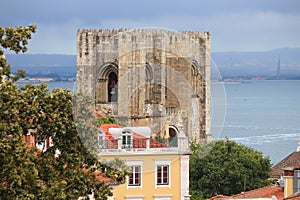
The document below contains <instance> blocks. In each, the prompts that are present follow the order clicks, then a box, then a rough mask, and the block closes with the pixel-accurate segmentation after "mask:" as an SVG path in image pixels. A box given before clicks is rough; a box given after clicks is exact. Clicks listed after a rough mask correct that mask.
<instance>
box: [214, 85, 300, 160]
mask: <svg viewBox="0 0 300 200" xmlns="http://www.w3.org/2000/svg"><path fill="white" fill-rule="evenodd" d="M217 87H220V86H218V85H217V84H214V83H213V84H212V106H214V104H216V102H217V98H218V97H220V92H216V91H215V90H216V88H217ZM214 91H215V92H214ZM224 91H225V95H226V101H225V106H224V107H225V110H226V117H225V120H224V125H223V127H222V129H221V130H220V131H219V132H217V133H213V135H214V136H215V138H224V137H228V138H229V139H232V140H234V141H236V142H238V143H242V144H245V145H247V146H249V147H252V148H254V149H257V150H259V151H261V152H262V153H263V155H265V156H270V158H271V161H272V163H273V164H276V163H277V162H279V161H280V160H281V159H283V158H284V157H286V156H287V155H288V154H290V153H292V152H293V151H295V150H296V148H297V146H298V142H299V140H300V81H299V80H261V81H250V82H232V83H225V84H224ZM221 96H222V94H221ZM214 126H215V124H214V120H213V118H212V130H214ZM217 126H218V125H217Z"/></svg>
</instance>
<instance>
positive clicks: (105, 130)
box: [100, 124, 121, 147]
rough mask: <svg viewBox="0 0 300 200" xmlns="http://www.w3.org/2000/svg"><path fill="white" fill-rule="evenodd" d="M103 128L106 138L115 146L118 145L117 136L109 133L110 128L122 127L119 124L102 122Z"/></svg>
mask: <svg viewBox="0 0 300 200" xmlns="http://www.w3.org/2000/svg"><path fill="white" fill-rule="evenodd" d="M100 128H101V130H103V131H104V133H105V138H106V139H107V140H108V141H110V143H111V144H112V146H114V147H118V142H117V141H116V140H115V138H114V137H113V136H112V135H111V134H110V133H109V131H108V129H109V128H121V127H120V126H119V125H117V124H102V125H101V126H100Z"/></svg>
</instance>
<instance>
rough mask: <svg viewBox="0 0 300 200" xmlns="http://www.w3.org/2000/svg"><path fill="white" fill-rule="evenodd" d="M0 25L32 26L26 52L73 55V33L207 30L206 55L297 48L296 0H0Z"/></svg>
mask: <svg viewBox="0 0 300 200" xmlns="http://www.w3.org/2000/svg"><path fill="white" fill-rule="evenodd" d="M0 5H1V12H0V26H2V27H8V26H13V27H16V26H27V25H29V24H36V25H37V32H36V33H34V34H33V36H32V39H31V40H30V41H29V46H28V47H29V51H28V53H32V54H35V53H39V54H72V55H75V54H76V32H77V30H78V29H83V28H93V29H113V28H114V29H119V28H129V29H136V28H147V27H151V28H153V27H157V28H162V29H164V28H166V29H171V30H175V31H186V30H188V31H189V30H190V31H200V32H206V31H209V32H210V34H211V51H212V52H227V51H267V50H273V49H277V48H286V47H290V48H295V47H300V1H299V0H181V1H178V0H151V1H149V0H23V1H20V0H0Z"/></svg>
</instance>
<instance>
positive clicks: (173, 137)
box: [169, 127, 178, 147]
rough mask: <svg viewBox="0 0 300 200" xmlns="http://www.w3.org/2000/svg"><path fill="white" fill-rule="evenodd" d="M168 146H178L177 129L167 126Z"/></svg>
mask: <svg viewBox="0 0 300 200" xmlns="http://www.w3.org/2000/svg"><path fill="white" fill-rule="evenodd" d="M169 136H170V137H169V146H172V147H177V146H178V138H177V131H176V130H175V129H174V128H173V127H170V128H169Z"/></svg>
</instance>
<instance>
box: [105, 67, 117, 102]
mask: <svg viewBox="0 0 300 200" xmlns="http://www.w3.org/2000/svg"><path fill="white" fill-rule="evenodd" d="M117 83H118V77H117V75H116V74H115V73H114V72H111V73H110V74H109V75H108V88H107V91H108V102H117V101H118V85H117Z"/></svg>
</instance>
